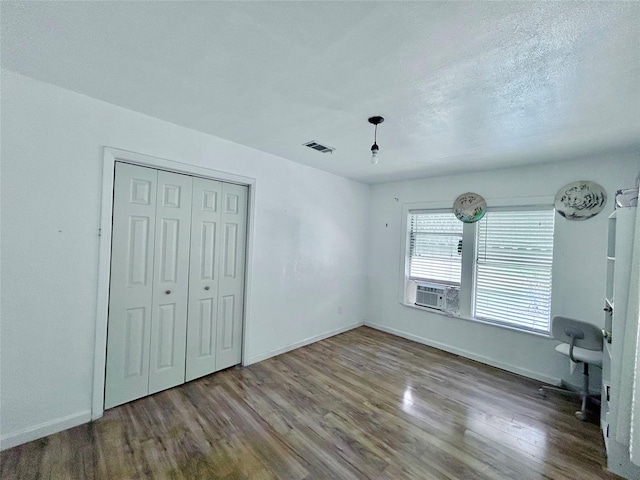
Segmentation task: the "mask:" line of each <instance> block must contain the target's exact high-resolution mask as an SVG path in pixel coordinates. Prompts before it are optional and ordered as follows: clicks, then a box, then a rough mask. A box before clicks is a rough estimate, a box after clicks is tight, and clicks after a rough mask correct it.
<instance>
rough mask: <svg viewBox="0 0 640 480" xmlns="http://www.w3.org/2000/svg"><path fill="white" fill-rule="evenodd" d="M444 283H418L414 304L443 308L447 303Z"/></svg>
mask: <svg viewBox="0 0 640 480" xmlns="http://www.w3.org/2000/svg"><path fill="white" fill-rule="evenodd" d="M446 288H447V287H446V286H445V285H438V284H435V283H418V287H417V289H416V305H419V306H421V307H429V308H435V309H438V310H444V309H445V307H446V305H447V299H446V296H445V290H446Z"/></svg>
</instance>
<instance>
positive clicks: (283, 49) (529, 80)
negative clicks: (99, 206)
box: [1, 1, 640, 183]
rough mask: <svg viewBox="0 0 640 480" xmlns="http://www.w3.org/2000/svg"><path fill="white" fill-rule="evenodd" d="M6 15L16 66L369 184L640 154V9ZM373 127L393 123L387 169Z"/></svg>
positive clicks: (309, 8)
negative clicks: (375, 155) (373, 154)
mask: <svg viewBox="0 0 640 480" xmlns="http://www.w3.org/2000/svg"><path fill="white" fill-rule="evenodd" d="M1 14H2V20H1V22H2V23H1V28H2V64H3V67H4V68H8V69H10V70H13V71H16V72H19V73H22V74H25V75H28V76H31V77H34V78H36V79H40V80H43V81H46V82H50V83H52V84H55V85H59V86H62V87H64V88H68V89H70V90H74V91H77V92H81V93H84V94H86V95H89V96H91V97H95V98H98V99H101V100H104V101H107V102H110V103H113V104H116V105H120V106H123V107H126V108H129V109H131V110H135V111H139V112H142V113H146V114H148V115H151V116H154V117H157V118H161V119H164V120H167V121H170V122H173V123H176V124H179V125H184V126H186V127H189V128H192V129H195V130H199V131H202V132H207V133H211V134H213V135H216V136H219V137H222V138H226V139H228V140H232V141H234V142H237V143H240V144H243V145H247V146H250V147H253V148H256V149H258V150H262V151H265V152H269V153H272V154H275V155H278V156H281V157H284V158H287V159H290V160H292V161H295V162H299V163H303V164H307V165H311V166H314V167H317V168H320V169H323V170H327V171H329V172H333V173H336V174H338V175H343V176H346V177H350V178H354V179H357V180H361V181H364V182H368V183H378V182H383V181H391V180H400V179H406V178H416V177H424V176H434V175H443V174H448V173H457V172H468V171H478V170H483V169H490V168H499V167H504V166H515V165H523V164H527V163H544V162H550V161H560V160H564V159H572V158H575V157H576V156H577V155H593V154H597V153H598V152H604V151H611V150H616V149H636V150H640V28H638V25H639V24H640V3H637V2H630V3H626V2H587V3H574V2H549V3H547V2H544V3H537V2H536V3H533V2H474V3H467V2H267V1H264V2H15V3H14V2H8V1H3V2H2V5H1ZM372 115H383V116H384V117H385V118H386V121H385V122H384V123H383V124H382V125H381V126H380V127H379V129H378V144H379V145H380V163H379V164H378V165H376V166H374V165H371V164H370V163H369V156H370V155H369V148H370V146H371V143H372V141H373V127H372V126H371V125H369V124H368V123H367V117H369V116H372ZM309 140H315V141H317V142H320V143H324V144H327V145H329V146H331V147H334V148H336V151H335V152H334V153H332V154H328V153H327V154H323V153H319V152H315V151H312V150H310V149H308V148H307V147H304V146H302V144H303V143H305V142H307V141H309Z"/></svg>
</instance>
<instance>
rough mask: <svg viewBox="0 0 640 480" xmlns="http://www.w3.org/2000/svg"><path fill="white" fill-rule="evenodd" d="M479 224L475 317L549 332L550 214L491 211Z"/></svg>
mask: <svg viewBox="0 0 640 480" xmlns="http://www.w3.org/2000/svg"><path fill="white" fill-rule="evenodd" d="M478 223H479V225H478V251H477V252H478V258H477V263H476V286H475V287H476V288H475V313H474V317H475V318H480V319H484V320H489V321H493V322H496V323H501V324H505V325H510V326H513V327H516V328H520V329H523V330H530V331H534V332H541V333H548V332H549V328H550V316H551V268H552V264H553V227H554V211H553V209H544V210H519V211H492V212H488V213H487V214H486V215H485V217H484V218H483V219H482V220H481V221H480V222H478Z"/></svg>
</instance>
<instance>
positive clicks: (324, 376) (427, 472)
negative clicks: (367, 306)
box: [0, 327, 619, 480]
mask: <svg viewBox="0 0 640 480" xmlns="http://www.w3.org/2000/svg"><path fill="white" fill-rule="evenodd" d="M538 386H539V385H538V383H537V382H535V381H532V380H529V379H525V378H522V377H519V376H517V375H513V374H510V373H506V372H504V371H501V370H498V369H494V368H491V367H487V366H484V365H482V364H479V363H476V362H473V361H470V360H467V359H464V358H461V357H457V356H455V355H451V354H447V353H443V352H441V351H439V350H435V349H432V348H429V347H426V346H423V345H420V344H417V343H414V342H411V341H408V340H404V339H401V338H398V337H395V336H392V335H388V334H386V333H382V332H379V331H376V330H373V329H370V328H367V327H361V328H358V329H356V330H352V331H349V332H347V333H343V334H341V335H337V336H335V337H332V338H329V339H327V340H324V341H321V342H318V343H315V344H313V345H309V346H307V347H304V348H300V349H298V350H295V351H293V352H290V353H286V354H284V355H280V356H278V357H275V358H271V359H269V360H265V361H264V362H261V363H258V364H255V365H252V366H250V367H248V368H239V367H238V368H232V369H230V370H226V371H224V372H220V373H217V374H214V375H210V376H208V377H204V378H202V379H200V380H197V381H194V382H190V383H188V384H185V385H183V386H181V387H178V388H174V389H171V390H167V391H165V392H161V393H158V394H155V395H153V396H150V397H147V398H144V399H141V400H138V401H135V402H132V403H129V404H127V405H123V406H121V407H117V408H113V409H111V410H108V411H106V412H105V415H104V417H103V418H101V419H100V420H98V421H96V422H93V423H91V424H87V425H82V426H80V427H76V428H73V429H70V430H67V431H65V432H61V433H58V434H55V435H51V436H49V437H47V438H45V439H42V440H37V441H34V442H31V443H28V444H25V445H21V446H19V447H16V448H13V449H10V450H7V451H5V452H2V454H0V462H1V463H0V477H1V478H3V479H6V480H8V479H49V478H51V479H85V478H86V479H133V478H161V479H164V478H167V479H393V480H398V479H455V480H459V479H473V480H483V479H491V480H497V479H517V480H527V479H571V480H585V479H598V478H601V479H614V478H619V477H617V476H615V475H613V474H611V473H608V472H606V471H605V470H604V467H603V465H604V463H605V458H604V446H603V442H602V437H601V434H600V431H599V429H598V426H597V425H595V424H593V423H582V422H580V421H578V420H577V419H576V418H575V417H574V415H573V413H574V411H575V410H576V409H577V406H576V405H577V404H576V401H575V400H567V399H563V398H561V397H555V396H548V397H547V398H544V399H543V398H540V397H539V396H538V394H537V389H538Z"/></svg>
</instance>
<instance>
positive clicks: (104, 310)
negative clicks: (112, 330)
mask: <svg viewBox="0 0 640 480" xmlns="http://www.w3.org/2000/svg"><path fill="white" fill-rule="evenodd" d="M116 162H125V163H131V164H134V165H139V166H142V167H150V168H155V169H158V170H166V171H169V172H174V173H182V174H187V175H192V176H196V177H202V178H208V179H211V180H218V181H223V182H227V183H235V184H238V185H244V186H247V187H249V192H248V193H249V196H248V199H247V207H248V208H247V210H248V211H247V237H246V252H245V256H246V261H245V272H244V273H245V281H244V305H243V307H244V308H243V310H244V311H243V316H242V317H243V318H242V365H247V364H248V363H249V361H248V358H247V355H248V353H247V348H246V347H247V338H248V331H249V325H250V323H251V322H250V321H249V318H250V314H251V312H250V305H251V302H250V301H249V299H250V297H251V273H252V268H251V267H252V264H253V262H252V259H253V227H254V218H255V197H256V195H255V193H256V192H255V189H256V179H255V178H251V177H245V176H242V175H236V174H233V173H228V172H222V171H220V170H213V169H210V168H205V167H199V166H196V165H190V164H187V163H181V162H176V161H173V160H166V159H163V158H158V157H152V156H149V155H143V154H140V153H135V152H129V151H127V150H121V149H118V148H113V147H106V146H105V147H104V153H103V166H102V201H101V212H100V230H99V231H100V247H99V254H98V292H97V307H96V325H95V339H94V359H93V389H92V390H93V391H92V399H91V420H96V419H98V418H100V417H101V416H102V414H103V412H104V389H105V383H104V382H105V368H106V361H107V322H108V319H109V283H110V278H111V228H112V218H113V183H114V178H115V164H116Z"/></svg>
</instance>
